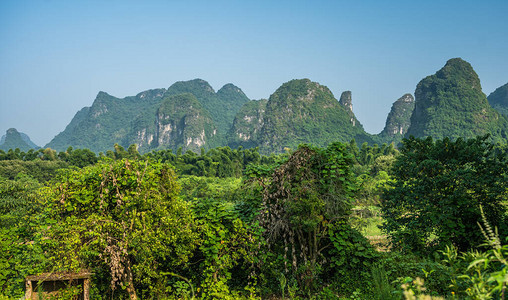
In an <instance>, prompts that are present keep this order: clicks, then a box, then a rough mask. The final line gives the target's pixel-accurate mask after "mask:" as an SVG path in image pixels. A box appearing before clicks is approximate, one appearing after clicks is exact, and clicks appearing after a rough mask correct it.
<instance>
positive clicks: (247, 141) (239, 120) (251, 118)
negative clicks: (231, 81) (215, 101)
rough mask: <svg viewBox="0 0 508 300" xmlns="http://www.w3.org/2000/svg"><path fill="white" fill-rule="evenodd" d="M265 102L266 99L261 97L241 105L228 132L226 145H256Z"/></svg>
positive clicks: (249, 146) (262, 121)
mask: <svg viewBox="0 0 508 300" xmlns="http://www.w3.org/2000/svg"><path fill="white" fill-rule="evenodd" d="M267 103H268V101H267V100H266V99H262V100H259V101H249V102H247V103H245V104H244V105H243V106H242V108H241V109H240V111H239V112H238V113H237V114H236V117H235V120H234V121H233V126H232V127H231V130H230V131H229V134H228V145H229V146H230V147H231V148H238V147H239V146H242V147H244V148H252V147H256V146H257V145H258V143H259V134H260V132H261V128H263V124H264V115H265V110H266V104H267Z"/></svg>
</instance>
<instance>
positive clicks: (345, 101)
mask: <svg viewBox="0 0 508 300" xmlns="http://www.w3.org/2000/svg"><path fill="white" fill-rule="evenodd" d="M339 103H340V104H341V105H342V106H344V108H345V109H346V111H347V113H348V115H349V117H350V121H351V124H353V126H356V124H357V123H358V124H359V122H358V120H357V119H356V117H355V114H354V113H353V96H352V94H351V91H345V92H342V94H341V95H340V99H339Z"/></svg>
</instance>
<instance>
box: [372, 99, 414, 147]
mask: <svg viewBox="0 0 508 300" xmlns="http://www.w3.org/2000/svg"><path fill="white" fill-rule="evenodd" d="M414 107H415V99H414V98H413V96H412V95H411V94H405V95H404V96H402V97H400V98H399V99H397V101H395V102H394V103H393V105H392V108H391V110H390V113H388V117H387V118H386V125H385V128H384V129H383V131H382V132H381V134H380V135H381V136H385V137H389V138H394V137H396V136H401V137H402V136H404V134H406V132H407V130H408V128H409V125H410V124H411V121H410V119H411V114H412V113H413V110H414Z"/></svg>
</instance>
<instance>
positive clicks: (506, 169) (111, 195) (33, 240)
mask: <svg viewBox="0 0 508 300" xmlns="http://www.w3.org/2000/svg"><path fill="white" fill-rule="evenodd" d="M177 97H182V101H184V100H185V101H187V100H188V101H191V103H192V105H193V106H195V105H199V103H197V102H196V100H195V98H194V97H193V96H191V95H184V96H177ZM402 145H403V146H402V147H401V149H400V151H399V150H397V149H395V147H394V145H393V144H382V145H380V146H379V145H369V144H367V143H362V144H361V146H358V145H357V143H356V141H355V140H354V139H353V140H351V141H350V142H349V143H348V144H343V143H338V142H334V143H330V144H329V145H328V146H327V147H326V148H320V147H316V146H311V145H305V144H304V145H300V146H299V147H297V148H296V150H295V151H286V152H285V153H283V154H277V155H274V154H272V155H270V156H265V155H261V154H260V153H259V149H258V148H252V149H243V148H238V149H231V148H229V147H217V148H212V149H209V150H205V149H204V148H201V149H200V151H199V152H200V153H199V154H197V153H195V152H193V151H186V152H183V150H182V149H181V148H180V149H178V150H177V151H176V152H175V153H173V151H172V150H153V151H151V152H149V153H145V154H141V153H139V152H138V150H137V147H136V146H135V145H131V146H129V147H128V148H127V149H124V148H123V147H122V146H121V145H118V144H116V145H115V146H114V147H113V150H108V151H106V152H105V153H100V154H99V155H96V154H94V153H93V152H92V151H90V150H88V149H74V148H72V147H69V148H68V149H67V150H66V151H62V152H56V151H55V150H52V149H49V148H47V149H40V150H29V151H28V152H23V151H21V150H19V149H17V150H9V151H8V152H7V153H5V152H3V151H1V152H0V295H2V296H3V295H5V296H7V297H9V298H20V297H21V296H22V295H23V294H24V278H25V277H26V276H28V275H34V274H41V273H44V272H69V271H71V272H73V271H83V270H88V271H91V272H93V273H94V275H93V277H92V285H91V297H92V298H93V299H110V298H114V299H198V298H199V299H259V298H263V299H270V298H276V299H278V298H281V297H282V298H285V297H288V298H291V299H309V298H310V299H404V298H405V299H416V298H417V297H420V298H421V297H424V296H429V297H430V296H432V297H434V298H433V299H438V298H436V297H441V298H439V299H443V298H444V299H501V298H502V296H503V293H506V292H505V290H506V284H507V283H508V280H507V279H506V272H507V271H508V270H507V268H506V265H507V264H506V257H507V255H508V246H507V243H506V241H505V237H506V236H507V235H508V229H507V227H506V224H507V222H506V217H507V215H508V210H507V207H508V200H507V199H508V186H507V182H508V162H507V160H508V152H507V150H508V145H506V144H503V145H502V144H496V145H495V144H491V143H490V142H489V139H488V137H478V138H474V139H460V138H459V139H455V140H451V139H448V138H445V139H442V140H433V139H432V138H427V139H418V138H410V139H405V140H403V142H402ZM478 224H481V226H482V227H481V228H480V226H478ZM378 225H382V226H381V227H382V229H383V231H380V228H379V227H378ZM71 292H72V290H69V293H67V294H69V295H71V294H72V293H71ZM59 297H60V298H61V299H71V297H67V296H66V294H61V295H60V296H59ZM66 297H67V298H66ZM489 297H490V298H489ZM420 298H418V299H420Z"/></svg>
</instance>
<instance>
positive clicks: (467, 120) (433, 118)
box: [406, 58, 508, 140]
mask: <svg viewBox="0 0 508 300" xmlns="http://www.w3.org/2000/svg"><path fill="white" fill-rule="evenodd" d="M488 133H490V134H491V136H492V138H493V139H494V140H506V138H507V137H508V121H507V119H506V118H505V117H503V116H502V115H500V114H499V113H498V112H497V111H495V110H494V109H492V107H491V106H490V105H489V102H488V101H487V97H486V96H485V94H484V93H483V92H482V87H481V84H480V78H478V75H477V74H476V72H475V71H474V70H473V68H472V66H471V65H470V64H469V63H468V62H466V61H464V60H462V59H460V58H454V59H450V60H449V61H448V62H447V63H446V65H445V66H444V67H443V68H442V69H440V70H439V71H438V72H437V73H436V74H434V75H431V76H427V77H426V78H424V79H423V80H421V81H420V83H418V85H417V87H416V91H415V109H414V111H413V114H412V115H411V125H410V126H409V129H408V132H407V133H406V136H411V135H413V136H415V137H425V136H432V137H434V138H439V139H440V138H444V137H450V138H452V139H453V138H458V137H467V138H469V137H474V136H477V135H485V134H488Z"/></svg>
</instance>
